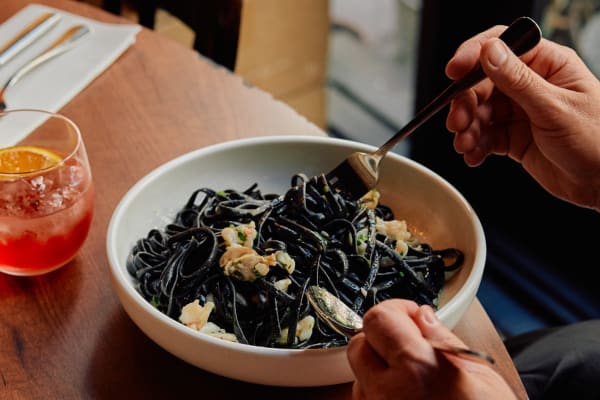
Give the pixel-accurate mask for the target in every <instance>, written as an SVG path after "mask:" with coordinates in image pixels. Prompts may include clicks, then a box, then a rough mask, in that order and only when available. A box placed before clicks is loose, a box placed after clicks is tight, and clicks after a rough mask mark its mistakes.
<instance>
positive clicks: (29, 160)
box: [0, 146, 62, 174]
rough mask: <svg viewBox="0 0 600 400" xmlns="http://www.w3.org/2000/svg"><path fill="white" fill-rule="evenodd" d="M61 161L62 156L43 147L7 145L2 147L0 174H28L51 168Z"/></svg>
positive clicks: (0, 152) (0, 150)
mask: <svg viewBox="0 0 600 400" xmlns="http://www.w3.org/2000/svg"><path fill="white" fill-rule="evenodd" d="M61 161H62V157H61V156H59V155H58V154H56V153H55V152H53V151H51V150H47V149H44V148H42V147H37V146H13V147H6V148H3V149H0V174H27V173H30V172H35V171H39V170H41V169H46V168H50V167H52V166H54V165H56V164H58V163H60V162H61Z"/></svg>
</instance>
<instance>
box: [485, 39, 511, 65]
mask: <svg viewBox="0 0 600 400" xmlns="http://www.w3.org/2000/svg"><path fill="white" fill-rule="evenodd" d="M507 58H508V54H506V48H505V47H504V46H503V45H502V44H501V43H500V42H495V43H494V44H493V45H492V47H490V50H489V53H488V59H489V60H490V64H492V65H493V66H494V67H499V66H501V65H502V64H504V62H505V61H506V59H507Z"/></svg>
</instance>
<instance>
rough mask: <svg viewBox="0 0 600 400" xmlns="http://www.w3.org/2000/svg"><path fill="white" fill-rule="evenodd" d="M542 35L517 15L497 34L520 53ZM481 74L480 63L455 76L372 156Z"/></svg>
mask: <svg viewBox="0 0 600 400" xmlns="http://www.w3.org/2000/svg"><path fill="white" fill-rule="evenodd" d="M541 38H542V31H541V30H540V27H539V26H538V24H537V23H536V22H535V21H534V20H533V19H531V18H529V17H520V18H517V19H516V20H515V21H514V22H513V23H512V24H510V26H509V27H508V28H506V30H505V31H504V32H503V33H502V34H501V35H500V39H502V40H503V41H504V42H505V43H506V44H507V45H508V47H509V48H510V49H511V50H512V51H513V52H514V53H515V54H516V55H517V56H520V55H522V54H524V53H525V52H527V51H528V50H531V49H532V48H534V47H535V46H536V45H537V44H538V43H539V41H540V40H541ZM483 78H485V73H484V72H483V70H482V69H481V65H479V64H478V65H477V66H476V67H475V68H474V69H473V70H472V71H471V72H469V73H468V74H467V75H466V76H464V77H463V78H462V79H459V80H456V81H454V82H452V83H451V84H450V86H448V87H447V88H446V89H445V90H444V91H443V92H442V93H441V94H439V95H438V96H437V97H436V98H435V99H433V100H432V101H431V102H430V103H429V104H427V105H426V106H425V107H423V108H422V109H421V111H419V112H418V113H417V115H415V117H414V118H413V119H412V120H411V121H410V122H409V123H408V124H406V125H405V126H404V127H403V128H402V129H401V130H400V131H398V132H397V133H396V134H395V135H394V136H392V137H391V138H390V139H389V140H388V141H387V142H385V143H384V145H383V146H381V147H380V148H379V149H378V150H377V151H376V152H375V153H374V154H373V156H374V157H375V158H376V159H377V160H378V161H379V160H380V159H381V158H382V157H383V156H385V154H386V153H387V152H388V151H389V150H391V149H392V148H393V147H394V146H395V145H396V144H397V143H398V142H399V141H400V140H402V139H404V138H405V137H406V136H408V135H410V134H411V133H413V132H414V131H415V130H416V129H417V128H418V127H419V126H421V124H423V123H424V122H425V121H427V120H428V119H429V118H431V116H433V115H434V114H436V113H437V112H438V111H440V110H441V109H442V108H444V107H445V106H446V105H448V103H450V101H451V100H452V99H453V98H454V97H456V95H457V94H459V93H460V92H462V91H463V90H465V89H468V88H470V87H472V86H474V85H475V84H476V83H478V82H480V81H481V80H483Z"/></svg>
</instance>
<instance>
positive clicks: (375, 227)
mask: <svg viewBox="0 0 600 400" xmlns="http://www.w3.org/2000/svg"><path fill="white" fill-rule="evenodd" d="M462 262H463V254H462V252H461V251H460V250H458V249H453V248H448V249H442V250H434V249H432V247H431V246H430V245H429V244H427V243H421V242H419V241H418V240H417V239H416V238H414V237H413V236H412V235H411V233H410V232H409V231H408V229H407V228H406V223H405V222H404V221H399V220H395V217H394V215H393V212H392V210H391V209H390V208H389V207H387V206H385V205H382V204H379V202H378V193H377V192H376V191H371V192H369V193H368V194H367V195H365V197H363V198H362V199H360V200H358V201H355V200H351V199H350V197H349V196H346V195H345V194H344V193H343V192H338V191H334V190H333V189H331V187H330V186H329V183H328V181H327V179H326V178H325V177H324V176H323V175H319V176H315V177H307V176H306V175H304V174H297V175H295V176H293V177H292V179H291V188H290V189H289V190H288V191H287V192H286V193H285V194H284V195H283V196H279V195H277V194H263V193H261V190H260V188H259V187H258V185H257V184H254V185H252V186H250V187H249V188H248V189H246V190H244V191H236V190H223V191H215V190H213V189H210V188H200V189H198V190H196V191H195V192H193V193H192V194H191V195H190V197H189V200H188V201H187V203H186V204H185V205H184V206H183V207H182V208H181V209H180V210H179V211H178V213H177V215H176V217H175V218H174V220H173V221H172V222H171V223H170V224H168V225H166V226H165V227H164V228H162V229H152V230H151V231H150V232H148V234H147V236H146V237H144V238H141V239H139V240H138V241H137V242H136V244H135V245H134V246H133V248H132V250H131V252H130V255H129V257H128V260H127V270H128V272H129V273H130V274H131V275H132V276H133V277H134V279H135V280H136V287H137V290H138V291H139V293H141V295H142V296H143V297H144V298H145V299H146V300H147V301H149V302H150V303H151V304H152V305H154V306H155V307H156V308H157V309H158V310H159V311H161V312H162V313H164V314H166V315H168V316H169V317H171V318H173V319H174V320H177V321H179V322H181V323H184V324H185V325H187V326H189V327H190V328H193V329H196V330H199V331H201V332H205V333H207V334H211V335H214V336H217V337H220V338H222V339H226V340H231V341H237V342H240V343H245V344H250V345H256V346H264V347H282V348H302V349H304V348H325V347H335V346H343V345H346V344H347V342H348V341H347V339H346V338H345V337H343V336H341V335H339V334H337V333H336V332H334V331H333V330H332V329H331V328H329V326H327V324H326V323H324V322H322V321H320V320H319V319H318V318H317V317H316V314H315V313H314V312H313V310H312V309H311V307H310V305H309V303H308V301H307V299H306V296H305V291H306V289H307V287H308V286H309V285H318V286H322V287H324V288H326V289H327V290H329V291H330V292H332V293H333V294H335V295H336V296H338V297H339V298H341V299H342V300H343V301H344V302H345V303H346V304H347V305H349V306H350V307H351V308H352V309H353V310H355V311H356V312H358V314H360V315H363V314H364V313H365V312H366V310H367V309H369V308H370V307H372V306H373V305H374V304H376V303H379V302H381V301H383V300H385V299H389V298H406V299H411V300H414V301H415V302H417V303H419V304H429V305H431V306H432V307H434V309H435V308H437V304H438V303H437V302H438V297H439V294H440V291H441V289H442V287H443V285H444V282H445V279H446V274H447V273H448V272H450V271H453V270H455V269H457V268H460V266H461V265H462Z"/></svg>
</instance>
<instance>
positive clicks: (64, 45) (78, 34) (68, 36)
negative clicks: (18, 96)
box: [0, 25, 91, 97]
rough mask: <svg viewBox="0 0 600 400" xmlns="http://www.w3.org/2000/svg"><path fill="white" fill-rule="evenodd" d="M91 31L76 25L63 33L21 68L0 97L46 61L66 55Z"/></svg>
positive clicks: (2, 90) (11, 77)
mask: <svg viewBox="0 0 600 400" xmlns="http://www.w3.org/2000/svg"><path fill="white" fill-rule="evenodd" d="M90 32H91V30H90V28H89V27H88V26H86V25H75V26H73V27H72V28H70V29H68V30H67V31H66V32H65V33H63V34H62V35H61V36H60V37H59V38H58V39H57V40H56V41H55V42H54V43H52V44H51V45H50V46H49V47H48V48H47V49H46V50H45V51H44V52H43V53H41V54H40V55H38V56H37V57H35V58H34V59H32V60H31V61H29V62H28V63H27V64H25V65H23V66H22V67H21V68H19V69H18V70H17V71H16V72H15V73H14V74H13V75H11V76H10V78H9V79H8V81H6V83H5V84H4V86H3V87H2V89H1V90H0V97H1V95H3V94H4V91H5V90H6V89H8V88H9V87H11V86H13V85H15V84H16V83H17V82H18V81H19V80H20V79H21V78H22V77H23V76H25V75H27V74H28V73H29V72H31V71H32V70H34V69H35V68H37V67H39V66H40V65H42V64H43V63H45V62H46V61H48V60H50V59H52V58H54V57H56V56H58V55H60V54H62V53H64V52H65V51H67V50H69V49H71V48H72V47H73V46H74V45H75V44H76V43H77V42H78V41H79V40H80V39H81V38H83V37H84V36H86V35H87V34H88V33H90Z"/></svg>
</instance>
